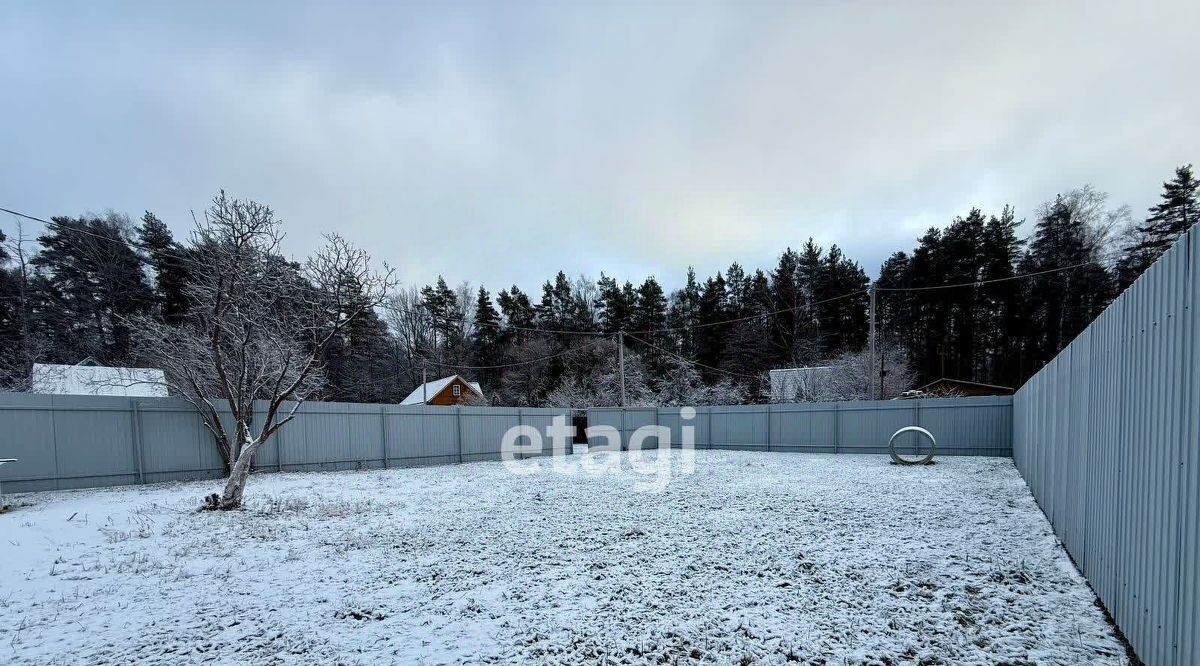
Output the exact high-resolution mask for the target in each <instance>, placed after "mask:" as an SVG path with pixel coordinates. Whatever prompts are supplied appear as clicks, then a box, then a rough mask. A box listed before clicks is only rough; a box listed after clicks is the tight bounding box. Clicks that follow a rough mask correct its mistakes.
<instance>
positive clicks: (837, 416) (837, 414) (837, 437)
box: [833, 402, 842, 453]
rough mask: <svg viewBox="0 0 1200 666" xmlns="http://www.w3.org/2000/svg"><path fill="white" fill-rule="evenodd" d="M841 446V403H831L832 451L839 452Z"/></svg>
mask: <svg viewBox="0 0 1200 666" xmlns="http://www.w3.org/2000/svg"><path fill="white" fill-rule="evenodd" d="M841 446H842V403H840V402H835V403H833V452H834V453H840V451H839V450H838V449H840V448H841Z"/></svg>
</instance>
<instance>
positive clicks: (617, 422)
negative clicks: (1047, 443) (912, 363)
mask: <svg viewBox="0 0 1200 666" xmlns="http://www.w3.org/2000/svg"><path fill="white" fill-rule="evenodd" d="M695 409H696V416H695V418H693V419H691V420H690V421H685V420H684V419H682V418H681V415H680V408H679V407H625V408H621V407H595V408H592V409H589V410H588V425H589V426H595V425H607V426H612V427H613V428H616V429H617V430H619V431H620V432H621V433H622V441H624V442H628V441H629V436H630V435H631V434H632V433H633V431H635V430H636V429H637V428H639V427H641V426H644V425H662V426H666V427H668V428H670V430H671V441H672V444H673V445H675V446H678V444H679V442H680V441H681V437H682V431H681V430H680V426H681V425H684V424H686V425H691V426H693V427H694V428H695V445H696V448H699V449H734V450H745V451H784V452H809V453H887V451H888V439H889V438H890V437H891V436H892V434H893V433H894V432H896V431H897V430H899V429H900V428H903V427H904V426H909V425H919V426H922V427H924V428H927V429H928V430H930V431H931V432H932V433H933V434H934V436H935V437H936V438H937V443H938V445H937V450H938V452H939V453H941V454H943V455H968V456H1005V457H1007V456H1011V455H1012V398H1011V397H1008V396H1002V397H988V398H942V399H927V400H882V401H865V400H863V401H849V402H813V403H798V404H776V405H739V406H721V407H697V408H695ZM901 437H903V438H906V439H905V440H904V441H900V440H899V439H898V440H897V444H898V446H903V447H912V446H913V445H914V444H915V442H916V435H915V434H906V435H901ZM908 438H911V440H910V439H908ZM597 443H603V442H602V440H600V439H597ZM650 444H652V445H653V444H654V442H653V441H652V440H651V441H650Z"/></svg>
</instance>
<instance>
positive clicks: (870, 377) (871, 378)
mask: <svg viewBox="0 0 1200 666" xmlns="http://www.w3.org/2000/svg"><path fill="white" fill-rule="evenodd" d="M868 291H869V292H870V294H871V307H870V309H869V310H868V313H869V314H868V316H869V317H870V322H871V323H870V326H869V328H868V333H867V335H868V336H869V337H868V339H869V347H870V354H869V355H870V357H871V363H870V365H868V366H867V400H874V399H875V283H874V282H872V283H871V286H870V288H869V289H868Z"/></svg>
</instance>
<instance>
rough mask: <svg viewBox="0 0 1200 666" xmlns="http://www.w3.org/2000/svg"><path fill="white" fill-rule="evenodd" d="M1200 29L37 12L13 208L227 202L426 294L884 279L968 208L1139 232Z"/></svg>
mask: <svg viewBox="0 0 1200 666" xmlns="http://www.w3.org/2000/svg"><path fill="white" fill-rule="evenodd" d="M1198 27H1200V9H1197V7H1196V6H1195V5H1191V4H1181V5H1176V6H1154V5H1153V4H1150V5H1148V6H1147V5H1139V6H1138V7H1136V8H1131V7H1128V6H1126V5H1125V4H1124V3H1117V2H1105V3H1100V2H1089V3H994V4H992V5H986V4H983V3H945V4H940V3H922V4H917V5H913V4H911V3H909V4H903V5H901V4H891V5H884V4H868V3H862V4H857V3H856V4H844V5H843V4H834V3H830V4H817V3H803V4H800V3H797V4H794V5H786V4H780V5H756V6H743V5H722V4H689V5H687V6H682V5H661V6H640V7H634V6H621V7H607V8H604V9H599V8H596V7H584V6H555V5H534V4H532V3H531V4H528V5H516V6H512V5H510V6H507V7H503V8H499V7H492V6H490V5H482V4H481V5H468V4H465V5H454V6H437V7H401V8H386V7H374V8H371V9H370V10H361V9H360V11H358V12H349V11H345V10H344V9H342V8H334V7H332V6H327V5H321V4H312V5H309V4H286V5H283V4H256V5H254V6H251V7H249V8H242V7H240V6H238V5H231V4H230V5H223V4H217V5H209V4H195V5H190V4H189V5H183V4H178V3H172V4H169V5H157V4H154V5H147V6H143V7H135V8H132V9H130V8H126V7H122V6H98V5H95V4H90V3H89V4H87V5H80V6H74V7H62V6H40V5H28V6H24V7H19V8H16V9H13V10H12V11H8V12H6V17H5V19H4V23H3V24H0V83H3V84H4V89H5V90H7V91H8V93H9V95H8V97H9V100H10V101H9V103H7V104H5V105H3V107H2V108H0V122H3V125H4V127H6V128H10V129H9V130H8V131H7V133H8V135H7V136H6V142H5V143H6V159H5V160H4V161H3V162H2V163H0V182H2V183H4V188H3V193H4V196H3V204H4V205H8V206H15V207H17V208H21V209H24V210H28V211H30V212H32V213H34V214H42V215H52V214H70V213H77V212H80V211H83V210H98V209H104V208H108V207H112V208H116V209H118V210H126V211H128V212H130V213H131V214H134V215H136V214H138V213H140V211H141V210H142V209H151V210H154V211H155V212H157V213H158V214H159V215H160V216H161V217H163V218H164V219H166V220H168V221H169V223H171V224H172V226H173V227H174V228H175V229H176V230H177V231H178V232H182V231H184V230H186V228H187V226H188V222H189V221H190V213H189V211H190V210H192V209H197V210H198V209H200V208H203V207H204V205H205V203H206V201H207V199H208V198H209V197H210V196H211V195H212V193H213V192H215V191H216V190H217V189H218V188H221V187H224V188H226V189H227V190H229V191H230V192H231V193H233V194H235V195H237V196H246V197H253V198H256V199H259V200H261V201H265V202H267V203H269V204H271V205H272V206H273V207H274V208H275V209H276V210H277V212H278V213H279V214H280V215H281V216H282V217H283V218H285V220H286V221H287V228H288V231H289V240H288V244H287V247H288V249H289V250H290V251H292V252H294V253H296V254H297V255H300V254H304V253H306V252H308V251H309V250H311V248H312V247H313V246H314V245H315V244H316V243H318V242H319V240H320V239H319V237H320V234H321V233H322V232H328V231H338V232H340V233H342V234H343V235H344V236H346V237H348V238H350V239H352V240H354V241H356V242H358V243H360V244H362V245H364V246H366V247H368V248H370V249H371V250H372V251H373V252H374V253H375V254H376V255H377V256H378V257H379V258H381V259H386V260H388V261H389V262H391V263H392V264H394V265H396V266H398V267H399V268H400V269H401V273H402V275H403V276H404V278H405V279H406V280H407V281H410V282H413V283H424V282H427V281H430V280H432V279H434V278H435V277H436V275H437V274H439V273H441V274H444V275H446V277H447V278H448V279H449V280H451V281H459V280H470V281H473V282H475V283H479V282H481V281H482V282H484V283H485V284H487V285H488V286H489V287H491V288H493V289H498V288H500V287H502V286H505V285H507V284H511V283H513V282H516V283H518V284H520V285H521V286H522V287H525V288H530V289H534V288H536V287H537V285H538V283H540V281H541V280H544V279H546V278H547V277H551V276H552V274H553V273H554V272H555V271H557V270H558V269H560V268H561V269H564V270H566V271H567V272H568V273H571V274H576V273H580V272H583V273H588V274H592V275H596V274H598V273H599V272H600V271H605V272H606V273H608V274H610V275H613V274H615V275H616V276H617V277H620V278H630V279H640V278H641V277H642V276H643V275H645V274H647V273H655V274H658V276H659V278H660V279H662V280H663V281H665V282H666V283H668V284H678V283H679V282H680V281H681V280H682V278H683V275H684V272H685V270H686V267H687V266H688V265H689V264H693V265H696V266H697V269H698V271H699V272H700V273H701V274H705V273H711V272H713V271H715V270H718V269H721V268H723V267H724V266H726V265H728V263H729V262H731V261H733V260H738V261H740V262H741V263H743V264H744V265H747V266H750V267H757V266H763V267H764V268H765V267H769V265H770V264H771V263H773V261H774V259H775V256H776V255H777V254H778V252H779V251H781V250H782V249H783V247H784V246H787V245H792V246H796V245H798V244H800V243H802V242H803V241H804V239H806V238H807V237H809V236H813V237H814V238H816V239H817V240H818V242H820V243H823V244H825V245H829V244H832V243H837V244H839V245H841V246H842V247H843V248H844V249H845V250H846V251H847V253H848V254H849V255H850V256H851V257H854V258H857V259H859V260H860V261H861V262H862V263H863V264H864V266H865V267H866V268H867V270H868V271H874V270H875V268H876V267H877V266H878V264H879V262H880V261H881V260H882V259H883V258H884V257H885V256H886V255H887V254H889V253H890V252H891V251H893V250H896V249H908V248H910V247H911V245H912V243H913V241H914V239H915V237H916V236H917V235H919V234H920V232H921V231H922V230H923V228H924V227H926V226H928V225H932V224H944V223H946V222H948V221H949V220H950V219H952V217H953V216H954V215H957V214H962V213H965V212H966V211H967V210H968V209H969V208H970V207H972V206H982V207H984V208H985V209H986V210H990V211H998V210H999V208H1000V207H1001V206H1003V205H1004V204H1005V203H1012V204H1014V205H1016V207H1017V212H1018V215H1031V214H1032V210H1033V208H1034V207H1035V206H1036V204H1037V203H1038V202H1039V201H1041V200H1044V199H1046V198H1049V197H1051V196H1053V194H1054V193H1055V192H1057V191H1061V190H1064V189H1067V188H1071V187H1075V186H1078V185H1081V184H1083V183H1086V182H1091V183H1093V184H1095V185H1096V186H1097V187H1099V188H1101V189H1105V190H1109V191H1110V192H1112V194H1113V201H1114V202H1115V203H1130V204H1132V205H1134V207H1135V210H1139V211H1140V210H1141V209H1144V207H1145V206H1147V205H1149V204H1150V203H1151V202H1152V201H1153V199H1154V198H1155V197H1156V196H1157V189H1158V183H1159V182H1160V181H1161V180H1163V179H1165V178H1166V177H1168V176H1169V175H1170V170H1171V169H1172V168H1173V167H1174V166H1175V165H1177V164H1179V163H1184V162H1188V161H1192V160H1194V159H1195V156H1196V155H1197V154H1200V135H1197V133H1196V132H1194V131H1191V128H1192V126H1193V125H1194V122H1193V121H1194V118H1193V116H1194V110H1195V109H1196V108H1197V102H1198V101H1200V99H1198V97H1200V92H1197V88H1196V87H1195V86H1192V85H1189V84H1188V83H1189V82H1190V80H1191V78H1192V77H1191V70H1192V69H1193V68H1194V63H1195V62H1196V61H1197V56H1198V55H1200V42H1197V40H1196V39H1195V38H1194V37H1195V35H1196V34H1198V33H1200V31H1198V30H1197V28H1198Z"/></svg>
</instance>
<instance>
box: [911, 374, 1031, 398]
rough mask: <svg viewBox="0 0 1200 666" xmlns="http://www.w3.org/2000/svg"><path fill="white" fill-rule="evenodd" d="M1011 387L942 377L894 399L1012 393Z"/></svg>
mask: <svg viewBox="0 0 1200 666" xmlns="http://www.w3.org/2000/svg"><path fill="white" fill-rule="evenodd" d="M1013 392H1014V391H1013V389H1012V388H1011V387H1008V386H997V385H995V384H983V383H980V382H970V381H967V380H965V379H950V378H948V377H942V378H941V379H937V380H934V381H932V382H929V383H928V384H926V385H924V386H921V387H918V388H915V389H912V390H911V391H905V392H904V393H902V394H900V396H899V397H897V398H896V400H912V399H915V398H958V397H970V396H984V395H1012V394H1013Z"/></svg>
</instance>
